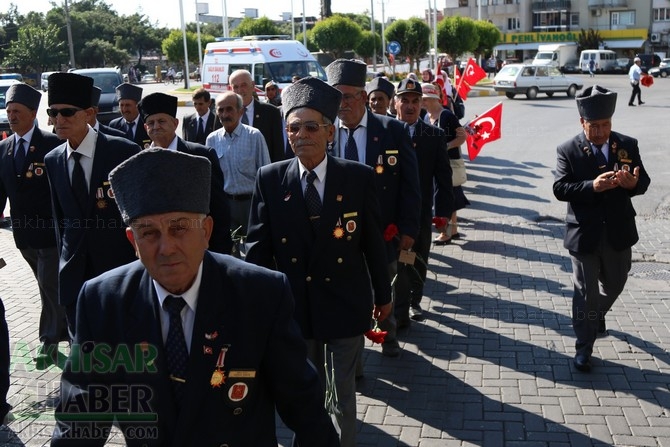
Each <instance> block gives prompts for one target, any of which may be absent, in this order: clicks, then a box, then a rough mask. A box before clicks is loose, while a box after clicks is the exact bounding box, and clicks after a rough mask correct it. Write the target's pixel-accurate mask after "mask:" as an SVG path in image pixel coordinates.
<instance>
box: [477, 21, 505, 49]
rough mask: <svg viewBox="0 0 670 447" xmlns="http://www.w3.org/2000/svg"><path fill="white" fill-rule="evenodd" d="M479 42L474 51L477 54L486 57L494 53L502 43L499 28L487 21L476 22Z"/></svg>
mask: <svg viewBox="0 0 670 447" xmlns="http://www.w3.org/2000/svg"><path fill="white" fill-rule="evenodd" d="M475 26H476V27H477V35H478V36H479V42H478V44H477V48H475V49H474V52H475V54H478V55H485V54H489V53H491V52H493V47H495V46H496V45H497V44H498V42H500V37H501V35H500V30H499V29H498V27H497V26H495V25H494V24H493V23H491V22H489V21H487V20H475Z"/></svg>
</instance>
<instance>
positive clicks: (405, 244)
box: [400, 234, 414, 250]
mask: <svg viewBox="0 0 670 447" xmlns="http://www.w3.org/2000/svg"><path fill="white" fill-rule="evenodd" d="M413 246H414V239H412V238H411V237H409V236H407V235H406V234H403V235H402V236H400V249H401V250H409V249H410V248H412V247H413Z"/></svg>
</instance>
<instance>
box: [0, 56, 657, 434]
mask: <svg viewBox="0 0 670 447" xmlns="http://www.w3.org/2000/svg"><path fill="white" fill-rule="evenodd" d="M326 71H327V74H328V82H327V83H326V82H324V81H321V80H319V79H317V78H312V77H306V78H302V79H299V80H296V81H295V82H294V83H293V84H291V85H290V86H288V87H286V88H285V89H284V90H283V92H281V94H279V91H278V90H279V89H278V85H277V84H275V83H274V82H268V83H267V84H266V86H265V87H266V91H267V92H269V93H270V95H268V101H267V102H261V101H259V100H258V99H256V98H255V97H254V89H255V85H254V83H253V80H252V78H251V75H250V73H249V72H248V71H246V70H237V71H235V72H233V73H231V75H230V77H229V81H230V86H231V91H229V92H226V93H222V94H220V95H218V96H217V97H216V98H212V97H211V96H210V94H209V92H207V91H206V90H204V89H198V90H196V91H195V92H194V93H193V104H194V108H195V112H194V113H193V114H192V115H189V116H187V117H185V118H184V120H183V122H182V123H181V126H182V129H181V130H182V132H181V136H179V135H178V133H177V129H178V128H179V125H180V123H179V120H178V119H177V98H176V97H175V96H172V95H168V94H164V93H152V94H149V95H145V96H143V92H142V89H141V88H140V87H138V86H135V85H133V84H129V83H126V84H122V85H120V86H118V87H117V98H118V101H119V106H120V110H121V114H122V117H120V118H118V119H117V120H114V121H112V122H111V123H110V125H109V127H104V126H102V125H100V123H98V122H97V120H96V119H95V114H96V106H97V98H99V94H100V93H99V89H96V88H95V87H94V86H93V81H92V79H91V78H87V77H85V76H81V75H78V74H74V73H55V74H53V75H51V76H50V77H49V89H48V105H49V108H48V109H47V113H48V115H49V117H50V118H51V122H52V123H53V125H54V128H53V133H51V132H47V131H43V130H40V129H39V128H38V127H37V126H35V125H34V119H35V116H36V111H37V109H38V106H39V103H40V100H41V93H40V92H38V91H36V90H35V89H33V88H32V87H30V86H27V85H25V84H17V85H13V86H12V87H10V90H9V91H8V93H7V104H8V106H7V109H8V114H9V118H10V125H11V127H12V130H13V131H14V134H13V135H12V136H11V137H10V138H7V139H6V140H4V141H2V142H1V143H0V156H1V157H2V158H1V159H0V162H1V163H2V164H1V165H0V180H1V184H2V189H0V192H1V193H2V194H0V201H1V202H2V204H3V205H4V203H5V200H6V199H7V198H9V201H10V206H11V222H12V226H13V232H14V238H15V241H16V245H17V248H19V250H20V251H21V254H22V256H23V257H24V259H25V260H26V262H28V264H29V265H30V266H31V268H32V270H33V272H34V274H35V277H36V279H37V282H38V285H39V288H40V297H41V300H42V314H41V316H40V325H39V338H40V342H41V345H40V348H39V349H38V351H37V352H36V355H35V362H36V365H37V367H38V368H46V367H48V366H49V365H51V364H58V353H59V351H58V349H59V343H60V342H62V341H68V342H70V343H71V346H70V353H69V359H68V361H67V363H66V364H65V367H64V370H63V375H62V382H61V397H60V399H59V403H58V407H57V409H56V421H57V423H56V428H55V431H54V435H53V440H52V445H54V446H69V445H80V444H79V443H80V442H81V440H82V437H86V438H87V439H88V440H89V441H90V440H91V436H93V437H96V438H97V439H96V441H95V442H94V443H93V444H90V445H98V444H102V443H104V441H105V439H106V437H107V435H108V433H109V426H110V425H111V424H112V423H115V424H117V425H118V426H119V427H120V428H121V430H122V431H123V432H124V434H126V435H130V434H131V433H133V431H135V430H137V429H138V428H141V429H147V430H149V431H148V432H149V433H155V434H156V437H155V439H151V440H142V442H143V445H166V443H168V442H169V443H171V445H203V444H205V445H210V444H212V445H213V444H216V445H219V444H222V445H223V444H230V445H254V446H265V445H267V446H270V445H276V435H275V434H274V433H275V432H274V424H275V420H274V412H275V410H276V411H277V412H278V414H279V415H280V417H281V418H282V419H283V421H284V422H285V423H286V425H287V426H288V427H289V428H291V429H292V430H293V431H294V433H295V437H296V438H295V440H296V443H297V444H299V445H323V446H330V445H333V446H335V445H342V446H347V447H354V446H355V445H356V394H355V387H356V379H357V378H360V377H361V376H362V374H363V371H364V367H363V366H364V365H363V362H362V358H363V357H362V352H363V349H364V334H365V333H366V332H367V331H369V330H370V329H371V327H372V326H378V327H380V328H381V329H383V330H384V331H386V332H387V335H386V337H385V339H384V340H383V343H382V354H383V355H385V356H389V357H397V356H399V354H400V351H401V349H400V343H399V341H398V339H399V337H401V336H402V329H403V328H407V327H408V326H409V325H410V323H411V320H415V321H421V320H422V319H423V312H424V310H423V309H422V307H421V299H422V296H423V283H424V282H425V279H426V264H427V262H428V257H429V254H430V245H431V235H432V232H433V222H442V223H439V224H438V223H436V224H435V227H436V229H437V230H438V231H442V232H444V231H447V222H450V219H452V216H455V212H456V210H457V209H458V204H457V200H456V198H455V195H454V185H453V184H452V169H451V165H450V159H452V158H454V157H455V155H453V154H454V152H453V151H456V152H458V153H459V155H458V156H459V157H460V145H461V144H462V143H463V140H464V137H463V135H462V134H463V132H462V128H461V126H460V124H459V123H458V118H456V117H455V116H453V117H451V115H453V112H451V111H450V110H449V109H448V108H445V111H444V112H442V111H439V110H438V113H437V115H438V118H435V116H434V114H431V113H428V112H427V111H426V110H425V108H424V107H423V100H424V99H426V98H429V99H430V98H432V97H434V96H436V95H437V94H436V90H435V86H433V85H432V84H430V83H429V84H428V85H426V83H424V84H422V83H421V82H419V81H418V79H416V78H413V77H408V78H407V79H404V80H402V81H401V82H400V83H399V84H398V85H397V86H396V85H394V84H393V83H391V82H390V81H388V80H386V79H384V78H381V77H380V78H375V80H373V81H372V82H370V83H368V82H367V79H366V74H367V69H366V65H365V64H364V63H362V62H359V61H355V60H346V59H338V60H336V61H334V62H333V63H332V64H330V65H329V66H328V67H327V69H326ZM596 99H598V98H596ZM446 103H447V104H448V101H446ZM392 111H393V112H394V113H392ZM444 113H446V114H450V117H448V119H446V121H448V122H449V123H450V124H449V125H445V126H442V124H441V122H442V119H441V116H439V115H441V114H444ZM610 116H611V115H610ZM596 118H598V119H605V118H603V117H600V116H598V117H596ZM583 119H584V120H586V121H585V122H588V117H585V118H583ZM433 120H434V123H433V122H432V121H433ZM433 124H435V125H433ZM585 129H586V127H585ZM588 135H589V133H588V131H587V136H588ZM640 169H641V162H639V163H636V166H635V169H633V170H631V172H630V173H627V174H617V175H618V180H617V179H609V180H607V181H608V182H609V183H607V186H606V187H604V186H601V187H600V188H601V189H602V188H606V189H607V190H609V189H612V188H616V187H617V186H621V187H623V188H625V189H631V188H633V189H634V188H635V187H636V185H637V184H638V179H640V178H642V179H645V178H646V179H647V180H648V177H646V174H645V173H644V172H643V171H640ZM566 175H568V174H566ZM611 175H612V174H608V176H609V177H611ZM631 176H632V177H631ZM609 177H608V178H609ZM613 178H614V177H613ZM603 179H604V175H603ZM602 181H604V180H601V182H602ZM647 184H648V181H647ZM645 189H646V186H645ZM556 191H559V190H558V189H557V190H556ZM561 191H562V190H561ZM641 192H643V191H642V189H641V186H637V193H641ZM557 197H559V195H558V192H557ZM559 198H560V199H561V200H569V198H570V195H569V193H567V192H563V191H562V192H561V194H560V197H559ZM450 236H453V237H456V236H454V235H453V234H452V235H450ZM234 239H237V242H240V241H242V242H244V243H241V242H240V243H239V244H238V245H237V249H234V246H235V244H234V242H235V241H234ZM439 241H442V239H439V240H436V243H438V242H439ZM230 255H233V256H230ZM575 257H576V259H579V260H580V262H582V263H585V262H587V260H584V259H580V258H578V257H577V256H576V255H575ZM240 258H243V259H240ZM624 261H625V260H624ZM575 262H577V260H576V261H575ZM588 262H592V261H588ZM575 265H577V264H575ZM594 268H595V267H594ZM589 287H591V286H590V285H589ZM622 287H623V284H621V288H622ZM618 292H620V290H619V291H618ZM616 295H618V293H616ZM582 298H583V297H582ZM614 298H616V297H614ZM583 299H584V298H583ZM609 306H611V304H610V305H609ZM608 309H609V307H607V309H604V310H603V309H601V315H602V319H603V320H602V321H603V322H604V313H605V312H606V311H607V310H608ZM584 324H586V325H587V326H588V329H583V331H582V332H583V333H584V338H585V339H587V340H586V341H583V342H580V343H581V345H578V350H580V349H581V350H580V351H579V352H580V353H581V355H582V357H583V358H580V360H579V361H580V363H579V364H578V363H577V360H576V363H575V366H576V367H577V368H578V369H580V370H584V369H587V368H586V366H585V365H587V364H588V357H589V356H590V352H591V351H590V349H592V345H593V340H592V339H591V338H590V337H591V335H593V334H592V332H591V329H593V328H594V327H595V326H593V325H592V324H591V325H589V324H587V323H584ZM582 326H583V325H582ZM580 327H581V326H580ZM584 327H586V326H584ZM594 330H595V329H594ZM594 333H595V332H594ZM580 346H581V347H580ZM584 346H586V347H584ZM121 351H123V352H125V354H124V355H126V356H127V357H125V358H127V359H128V361H127V362H124V364H123V365H119V364H118V362H116V363H115V362H110V361H109V360H110V359H114V358H117V357H116V356H118V355H120V354H119V353H120V352H121ZM324 362H325V363H326V366H325V367H324V366H322V365H324ZM0 382H2V381H0ZM119 388H124V391H119ZM2 391H3V390H2V389H1V388H0V393H2ZM126 393H127V394H126ZM335 394H336V396H334V395H335ZM5 395H6V390H5ZM126 395H130V396H131V398H125V397H122V396H126ZM101 400H102V401H104V403H105V404H108V405H103V404H102V403H101ZM1 408H3V407H0V409H1ZM81 413H85V414H87V415H88V416H87V417H85V418H82V417H73V415H75V414H81ZM121 413H132V414H133V415H134V416H136V417H132V418H126V419H118V418H116V419H115V418H114V417H110V414H111V415H118V414H121ZM150 415H151V416H155V417H149V416H150ZM128 442H129V445H131V441H130V438H128Z"/></svg>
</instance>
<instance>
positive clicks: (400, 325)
mask: <svg viewBox="0 0 670 447" xmlns="http://www.w3.org/2000/svg"><path fill="white" fill-rule="evenodd" d="M395 321H396V324H395V327H396V329H404V328H407V327H409V324H410V319H409V317H404V318H398V317H396V319H395Z"/></svg>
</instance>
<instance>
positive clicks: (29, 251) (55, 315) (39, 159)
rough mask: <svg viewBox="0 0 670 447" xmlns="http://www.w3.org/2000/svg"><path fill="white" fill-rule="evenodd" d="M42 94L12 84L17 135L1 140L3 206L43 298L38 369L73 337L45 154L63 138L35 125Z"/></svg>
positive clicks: (10, 107)
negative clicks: (61, 291) (61, 292)
mask: <svg viewBox="0 0 670 447" xmlns="http://www.w3.org/2000/svg"><path fill="white" fill-rule="evenodd" d="M41 99H42V93H40V92H39V91H37V90H35V89H34V88H32V87H31V86H29V85H27V84H14V85H12V86H11V87H9V89H8V90H7V94H6V99H5V100H6V104H7V117H8V118H9V127H10V128H11V129H12V131H13V132H14V135H12V136H11V137H9V138H6V139H4V140H3V141H2V142H0V209H4V208H5V203H6V201H7V199H8V198H9V204H10V207H11V213H12V215H11V218H12V219H11V222H12V233H13V235H14V242H15V243H16V247H17V248H18V249H19V251H20V252H21V255H22V256H23V259H25V260H26V262H27V263H28V265H30V268H31V269H32V271H33V274H34V275H35V279H36V280H37V285H38V287H39V290H40V299H41V301H42V311H41V313H40V322H39V331H38V334H39V339H40V343H41V346H40V349H39V350H38V352H37V354H36V355H35V366H36V367H37V369H44V368H46V367H47V366H48V365H49V364H51V363H56V362H57V359H58V355H57V353H58V342H60V341H66V340H69V336H68V333H67V323H66V321H65V311H64V309H63V307H62V306H61V305H60V304H58V249H57V248H56V233H55V232H54V221H53V217H52V206H51V195H50V193H49V180H48V179H47V175H46V170H45V168H44V156H45V155H46V154H47V153H49V151H51V150H52V149H53V148H55V147H56V146H58V145H60V144H61V143H62V141H61V140H60V139H59V138H58V137H57V136H56V135H54V134H53V133H51V132H45V131H42V130H40V129H39V128H38V127H37V126H35V116H36V115H37V110H38V108H39V104H40V100H41Z"/></svg>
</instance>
